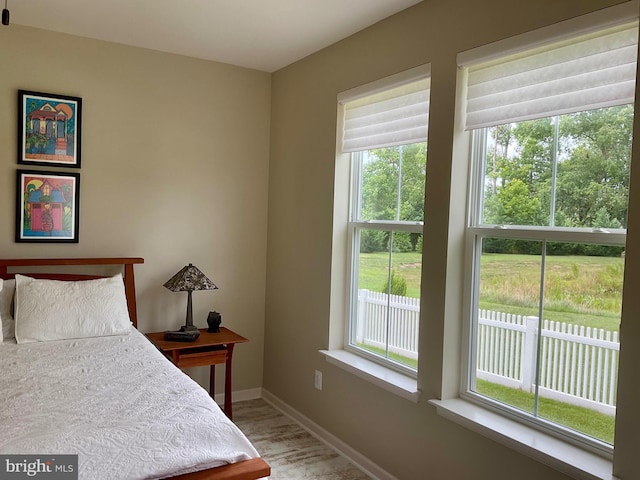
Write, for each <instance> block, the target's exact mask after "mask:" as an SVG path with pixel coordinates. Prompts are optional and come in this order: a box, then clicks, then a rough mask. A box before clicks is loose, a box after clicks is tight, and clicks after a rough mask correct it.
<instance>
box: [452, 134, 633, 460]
mask: <svg viewBox="0 0 640 480" xmlns="http://www.w3.org/2000/svg"><path fill="white" fill-rule="evenodd" d="M471 135H472V137H473V138H472V152H471V155H470V172H471V182H470V189H469V190H470V191H469V220H468V226H467V231H466V236H465V250H466V252H467V256H466V268H465V272H466V275H467V276H468V277H469V278H470V279H471V281H470V282H468V287H467V289H466V291H465V296H466V298H467V299H468V302H469V308H468V309H466V310H465V312H464V315H465V316H464V319H463V321H464V322H465V323H466V324H467V325H468V326H469V327H468V328H467V329H466V335H465V338H464V341H463V345H465V347H466V348H464V349H463V355H464V360H463V365H464V374H463V375H462V378H461V386H460V389H461V394H460V397H461V398H464V399H466V400H469V401H472V402H476V403H479V404H481V405H484V406H487V407H489V408H491V409H492V410H493V411H496V412H498V413H500V414H502V415H505V416H507V417H510V418H513V419H515V420H517V421H520V422H524V423H526V424H528V425H530V426H532V427H534V428H537V429H540V430H542V431H546V432H549V433H551V434H552V435H554V436H559V437H560V438H562V439H563V440H565V441H567V442H570V443H573V444H575V445H577V446H580V447H582V448H587V449H590V450H592V451H594V452H596V453H599V454H601V455H605V456H606V457H607V458H612V455H613V446H612V445H609V444H607V443H605V442H602V441H598V440H596V439H593V438H590V437H588V436H587V435H583V434H581V433H580V432H577V431H573V430H570V429H568V428H564V427H563V426H562V425H561V424H558V423H555V422H551V421H546V420H545V419H544V418H540V417H534V416H533V415H531V414H528V413H526V412H524V411H521V410H518V409H517V408H515V407H510V406H508V405H504V404H501V403H500V402H497V401H495V400H492V399H491V398H489V397H486V396H484V395H481V394H478V393H476V392H474V391H472V390H471V384H472V379H473V378H474V373H473V368H474V366H475V363H476V362H475V359H476V353H477V352H476V347H477V338H476V332H477V321H478V318H477V316H478V302H479V299H478V290H479V272H480V257H481V255H482V238H508V239H514V240H533V241H539V242H541V244H542V247H544V244H545V243H547V242H569V243H589V244H602V245H614V246H622V247H624V246H625V244H626V237H627V235H626V229H611V230H603V229H591V228H567V227H554V226H524V225H495V224H486V223H482V221H481V220H482V210H483V204H482V198H483V193H484V188H483V181H484V168H483V167H484V165H485V160H486V158H485V154H486V148H484V146H485V141H486V128H483V129H477V130H474V131H472V133H471ZM542 258H544V256H543V257H542ZM541 268H543V269H544V263H543V264H542V265H541ZM543 271H544V270H543ZM541 288H542V285H541ZM540 294H541V296H542V292H540Z"/></svg>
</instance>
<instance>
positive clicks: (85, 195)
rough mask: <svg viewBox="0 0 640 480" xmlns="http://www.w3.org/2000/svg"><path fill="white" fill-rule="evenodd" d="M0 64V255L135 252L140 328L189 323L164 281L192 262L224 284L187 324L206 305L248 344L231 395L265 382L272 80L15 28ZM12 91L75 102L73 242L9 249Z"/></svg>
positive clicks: (200, 298) (6, 37)
mask: <svg viewBox="0 0 640 480" xmlns="http://www.w3.org/2000/svg"><path fill="white" fill-rule="evenodd" d="M0 69H1V70H0V71H1V73H0V105H1V106H2V108H0V145H1V146H2V148H0V225H1V226H0V257H2V258H6V257H10V258H11V257H13V258H15V257H27V258H28V257H47V256H52V257H67V256H73V257H94V256H140V257H144V259H145V263H144V264H143V265H140V266H137V267H136V280H137V293H138V302H139V304H138V305H139V308H138V313H139V327H140V329H141V330H142V331H154V330H164V329H171V328H176V327H178V326H179V325H180V324H182V323H183V322H184V317H185V311H186V301H187V300H186V294H185V293H172V292H170V291H169V290H167V289H165V288H163V287H162V284H163V283H164V282H165V281H166V280H168V279H169V278H170V277H171V276H172V275H173V274H174V273H175V272H177V271H178V270H179V269H180V268H182V267H183V266H184V265H186V264H187V263H189V262H191V263H193V264H195V265H196V266H198V267H199V268H200V269H201V270H202V271H203V272H204V273H205V274H206V275H207V276H209V277H210V278H211V279H212V280H213V281H214V282H215V283H216V284H217V285H218V287H219V288H220V289H219V290H216V291H214V292H196V293H194V295H193V302H194V320H195V323H196V324H198V325H200V326H206V315H207V312H209V311H210V310H214V309H215V310H218V311H220V312H221V313H222V316H223V325H226V326H228V327H230V328H232V329H234V330H236V331H237V332H239V333H241V334H242V335H244V336H246V337H248V338H249V339H250V343H248V344H243V345H239V346H238V347H237V348H236V355H235V358H234V373H235V377H234V388H235V389H236V390H243V389H249V388H257V387H260V385H261V384H262V357H263V334H264V332H263V330H264V302H265V300H264V298H265V270H266V232H267V190H268V167H269V161H268V155H269V117H270V76H269V74H267V73H263V72H258V71H253V70H248V69H243V68H237V67H233V66H229V65H224V64H218V63H213V62H207V61H201V60H196V59H192V58H187V57H180V56H176V55H168V54H164V53H159V52H155V51H151V50H144V49H139V48H132V47H125V46H122V45H116V44H112V43H106V42H100V41H94V40H87V39H81V38H78V37H73V36H68V35H62V34H55V33H51V32H45V31H42V30H36V29H30V28H25V27H20V26H17V25H11V26H10V27H3V28H0ZM18 89H27V90H35V91H42V92H50V93H57V94H67V95H73V96H79V97H82V99H83V112H82V113H83V125H82V128H83V135H82V168H81V169H80V170H79V172H80V175H81V191H80V230H79V234H80V235H79V238H80V242H79V243H78V244H66V245H65V244H58V245H50V244H25V243H20V244H18V243H15V242H14V218H15V213H14V212H15V203H16V201H15V188H16V187H15V183H16V179H15V176H16V173H15V171H16V168H17V167H18V165H17V124H16V119H17V90H18ZM192 374H193V375H194V376H195V377H196V378H198V379H199V380H200V381H203V380H204V381H205V382H206V381H207V380H206V379H207V378H208V376H207V372H206V370H205V369H194V371H193V372H192ZM200 377H202V378H200ZM219 377H223V376H222V375H219ZM219 380H222V378H219ZM205 384H206V383H205ZM220 388H221V386H220V387H219V388H218V390H219V391H220Z"/></svg>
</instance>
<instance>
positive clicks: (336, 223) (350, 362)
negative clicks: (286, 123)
mask: <svg viewBox="0 0 640 480" xmlns="http://www.w3.org/2000/svg"><path fill="white" fill-rule="evenodd" d="M430 77H431V67H430V65H429V64H425V65H420V66H417V67H414V68H411V69H409V70H405V71H402V72H399V73H396V74H393V75H391V76H388V77H384V78H381V79H379V80H376V81H373V82H370V83H366V84H364V85H361V86H358V87H354V88H352V89H350V90H346V91H344V92H342V93H340V94H338V104H337V107H338V108H337V117H338V121H337V125H336V138H337V142H336V165H335V183H334V218H333V244H332V276H331V299H330V312H331V313H330V322H329V323H330V327H329V342H328V348H327V349H326V350H320V353H322V354H323V355H324V356H325V358H326V360H327V361H328V362H329V363H332V364H333V365H335V366H338V367H339V368H342V369H344V370H346V371H348V372H350V373H352V374H354V375H356V376H358V377H360V378H361V379H364V380H366V381H368V382H371V383H372V384H374V385H376V386H378V387H380V388H382V389H384V390H386V391H388V392H391V393H393V394H395V395H397V396H399V397H402V398H404V399H406V400H409V401H410V402H413V403H418V401H419V399H420V393H421V392H420V390H419V389H418V381H417V378H416V371H414V370H412V369H410V368H406V369H405V368H402V367H401V368H397V365H396V364H395V362H393V363H389V362H384V361H381V360H384V359H383V358H382V357H380V356H375V357H374V356H373V354H371V355H369V354H368V352H363V351H362V349H354V348H353V347H351V346H350V345H349V341H350V324H351V322H350V318H351V309H352V307H351V303H350V301H351V300H350V298H351V292H352V291H353V290H354V286H353V283H354V282H352V280H351V279H352V278H354V279H356V284H357V273H355V274H354V271H353V270H354V269H352V268H351V265H353V259H354V258H355V256H354V252H353V250H354V249H353V247H352V245H354V243H353V238H352V237H353V230H350V228H349V220H351V217H350V214H351V211H352V204H353V201H354V200H353V195H352V193H353V189H352V186H351V184H352V179H353V175H352V171H351V168H352V167H351V165H352V162H351V155H352V154H351V153H345V152H343V150H342V145H341V139H342V132H343V127H344V108H345V107H344V104H345V103H346V102H349V101H351V100H356V99H359V98H362V97H365V96H368V95H372V94H375V93H379V92H383V91H385V90H387V89H391V88H394V87H396V86H400V85H403V84H406V83H412V82H414V81H417V80H421V79H425V78H430ZM425 141H426V139H425ZM405 223H406V225H405V226H402V227H400V229H405V228H408V229H410V231H419V232H420V233H423V225H422V223H423V222H420V224H419V225H418V224H416V223H415V222H405ZM358 227H364V228H367V229H370V228H380V229H382V230H385V229H387V228H386V227H387V225H384V224H383V223H380V222H374V221H372V222H359V225H358ZM352 275H353V276H352ZM418 350H421V348H420V347H419V348H418Z"/></svg>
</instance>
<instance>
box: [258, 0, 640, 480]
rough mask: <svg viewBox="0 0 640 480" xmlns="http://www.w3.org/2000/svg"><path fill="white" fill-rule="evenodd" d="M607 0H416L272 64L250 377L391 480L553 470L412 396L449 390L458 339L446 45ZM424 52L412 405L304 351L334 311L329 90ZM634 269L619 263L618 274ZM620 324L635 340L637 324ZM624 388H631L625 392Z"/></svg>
mask: <svg viewBox="0 0 640 480" xmlns="http://www.w3.org/2000/svg"><path fill="white" fill-rule="evenodd" d="M615 3H619V2H617V1H615V0H601V1H595V0H594V1H588V2H587V1H581V2H576V1H571V0H541V1H532V2H524V1H512V0H484V1H481V2H476V1H471V0H466V1H465V0H429V1H425V2H422V3H421V4H419V5H417V6H416V7H414V8H411V9H409V10H406V11H404V12H401V13H400V14H398V15H396V16H394V17H391V18H389V19H387V20H385V21H383V22H380V23H379V24H377V25H375V26H373V27H371V28H369V29H367V30H364V31H362V32H360V33H358V34H356V35H354V36H352V37H350V38H348V39H346V40H344V41H342V42H339V43H338V44H336V45H333V46H331V47H330V48H327V49H325V50H322V51H321V52H318V53H317V54H315V55H312V56H310V57H308V58H306V59H304V60H302V61H299V62H297V63H295V64H293V65H290V66H288V67H286V68H284V69H282V70H280V71H278V72H276V73H275V74H274V75H273V78H272V117H271V125H272V128H271V156H270V170H269V178H270V180H269V181H270V183H269V235H268V242H269V250H268V256H267V272H268V274H267V311H266V336H265V371H264V386H265V388H266V389H267V390H269V391H270V392H271V393H273V394H274V395H276V396H277V397H279V398H280V399H282V400H283V401H284V402H286V403H288V404H290V405H291V406H293V407H294V408H295V409H297V410H299V411H300V412H302V413H303V414H304V415H307V416H308V417H310V418H311V419H312V420H313V421H315V422H317V423H318V424H319V425H321V426H322V427H323V428H325V429H327V430H328V431H330V432H331V433H332V434H334V435H336V436H338V437H339V438H340V439H342V440H343V441H345V442H347V443H348V444H349V445H351V446H352V447H354V448H355V449H356V450H358V451H359V452H360V453H362V454H364V455H365V456H367V457H369V458H371V459H373V460H374V461H375V462H376V463H378V464H379V465H380V466H381V467H382V468H384V469H386V470H387V471H388V472H390V473H392V474H393V475H395V476H397V478H399V479H402V480H418V479H423V478H429V479H432V480H436V479H437V480H458V479H463V478H464V479H469V480H478V479H479V480H484V479H492V480H496V479H505V480H507V479H509V480H511V479H513V478H518V479H521V480H534V479H535V480H538V479H543V478H544V479H545V480H555V479H561V478H565V477H564V476H563V475H562V474H560V473H558V472H555V471H553V470H552V469H550V468H548V467H546V466H544V465H542V464H540V463H537V462H535V461H533V460H530V459H529V458H527V457H525V456H521V455H520V454H517V453H515V452H514V451H512V450H509V449H507V448H505V447H503V446H501V445H498V444H497V443H494V442H492V441H490V440H487V439H485V438H483V437H481V436H479V435H477V434H475V433H472V432H470V431H468V430H466V429H464V428H462V427H459V426H457V425H455V424H453V423H450V422H448V421H446V420H444V419H442V418H440V417H438V416H437V415H436V413H435V409H434V408H433V407H432V406H430V405H429V404H427V403H426V399H428V398H434V397H439V396H441V395H444V396H450V395H455V394H456V390H457V388H458V384H457V380H456V379H457V378H458V376H457V373H456V372H457V371H458V370H457V367H458V365H459V357H457V358H455V356H454V358H447V359H446V362H445V363H444V365H443V360H442V358H443V352H451V351H454V352H457V351H459V348H458V347H457V346H456V344H457V343H459V340H458V339H459V336H458V328H459V326H460V322H461V308H460V307H459V302H460V299H461V296H460V295H461V290H462V288H461V287H462V285H461V284H460V282H458V281H452V279H455V278H460V276H461V274H460V271H461V270H460V269H461V267H460V263H459V259H460V258H462V253H463V252H462V249H461V225H463V216H462V215H463V214H464V208H465V206H464V205H465V192H464V190H463V189H462V190H458V191H452V190H451V189H450V184H451V178H452V175H453V176H454V178H455V177H456V176H458V177H459V176H460V175H462V176H463V178H464V176H465V173H464V168H461V169H460V167H459V165H454V164H453V163H452V155H453V147H452V145H453V125H454V111H455V89H456V72H457V68H456V54H457V52H460V51H464V50H467V49H470V48H474V47H477V46H480V45H483V44H486V43H489V42H492V41H495V40H499V39H501V38H506V37H509V36H513V35H516V34H519V33H522V32H525V31H528V30H532V29H534V28H538V27H541V26H545V25H548V24H551V23H554V22H557V21H561V20H564V19H567V18H570V17H573V16H577V15H580V14H583V13H587V12H589V11H592V10H596V9H598V8H602V7H605V6H608V5H613V4H615ZM424 63H430V64H431V72H432V86H431V107H430V108H431V110H430V124H429V151H428V161H427V164H428V165H427V177H428V179H427V194H426V195H427V204H426V208H425V217H426V220H425V231H426V232H428V234H426V235H425V240H424V250H425V254H424V269H423V280H422V292H423V294H422V297H423V303H422V304H423V306H424V308H423V313H422V317H423V318H422V323H421V336H422V340H424V341H423V342H422V347H421V352H420V365H419V370H420V374H419V386H420V387H421V388H422V389H423V392H424V394H423V398H422V401H421V402H420V403H419V404H417V405H416V404H413V403H411V402H409V401H407V400H403V399H401V398H399V397H397V396H394V395H393V394H390V393H388V392H386V391H384V390H381V389H379V388H377V387H375V386H374V385H372V384H370V383H367V382H366V381H364V380H362V379H360V378H358V377H354V376H353V375H351V374H350V373H347V372H345V371H343V370H341V369H339V368H337V367H335V366H333V365H331V364H329V363H327V362H326V361H325V360H324V357H323V356H322V355H321V354H319V353H318V350H320V349H325V348H327V347H328V346H329V335H330V333H329V330H330V329H329V323H330V316H331V314H333V315H334V317H335V315H336V314H337V315H339V314H340V309H339V308H334V309H333V310H331V312H330V297H331V276H332V271H331V265H332V239H333V235H334V232H333V230H332V228H333V223H332V222H333V218H332V217H333V209H334V205H333V199H334V173H335V169H336V167H335V158H336V155H335V142H336V96H337V94H338V93H339V92H341V91H344V90H347V89H350V88H353V87H355V86H358V85H361V84H364V83H367V82H370V81H373V80H376V79H378V78H381V77H385V76H388V75H391V74H394V73H397V72H399V71H402V70H406V69H408V68H411V67H414V66H417V65H420V64H424ZM450 199H451V204H452V205H453V207H452V209H451V211H449V208H448V206H449V205H450ZM632 210H633V209H630V211H632ZM450 215H451V218H452V222H451V224H450V223H449V220H450ZM631 215H632V217H631V218H630V219H629V223H630V237H629V238H630V241H633V240H632V238H633V237H632V236H631V235H632V233H633V229H634V227H633V226H631V225H637V224H638V223H640V213H638V212H633V213H631ZM635 228H638V227H635ZM629 255H631V254H630V253H628V257H629ZM448 257H449V262H448V263H447V258H448ZM628 261H629V260H628ZM638 275H639V274H638V273H637V270H636V273H633V272H629V270H627V276H628V278H627V280H628V281H634V278H633V277H637V276H638ZM637 281H638V280H635V282H637ZM635 282H634V284H635ZM627 297H628V298H629V301H630V302H637V299H634V298H632V295H628V296H627ZM636 298H637V295H636ZM627 310H638V309H637V308H635V309H629V308H628V309H627ZM445 319H446V321H445ZM629 319H631V318H629ZM331 321H332V322H333V321H335V318H332V319H331ZM338 323H339V322H338ZM338 336H339V333H338ZM631 336H633V338H634V340H631V341H632V342H633V341H636V340H640V338H639V336H638V334H637V328H634V330H633V334H631ZM631 336H630V337H627V338H631ZM443 339H444V344H443ZM333 341H334V332H333V331H332V332H331V342H332V343H333ZM624 341H625V338H624V336H623V342H624ZM627 341H629V340H627ZM636 345H637V341H636ZM623 349H624V343H623ZM628 351H629V350H627V352H628ZM630 359H631V358H630ZM631 360H632V361H633V363H630V364H634V365H635V364H637V359H631ZM447 362H448V363H447ZM315 369H318V370H321V371H323V373H324V378H323V380H324V385H323V390H322V391H318V390H315V389H314V382H313V378H314V370H315ZM448 371H449V372H454V374H453V375H447V372H448ZM449 377H450V378H449ZM630 383H631V382H629V384H630ZM626 393H627V394H629V395H630V396H629V397H627V398H633V399H637V396H638V392H637V391H636V392H626ZM629 403H632V402H631V401H629ZM635 432H637V430H636V431H635ZM635 432H633V431H632V432H626V433H627V434H628V435H629V436H637V433H635ZM630 438H631V437H629V438H628V440H629V439H630ZM628 444H629V445H637V442H636V443H633V442H631V441H629V442H628ZM638 471H639V469H638V467H637V465H636V467H635V472H636V473H637V472H638ZM624 478H634V477H632V476H630V474H627V476H625V477H624Z"/></svg>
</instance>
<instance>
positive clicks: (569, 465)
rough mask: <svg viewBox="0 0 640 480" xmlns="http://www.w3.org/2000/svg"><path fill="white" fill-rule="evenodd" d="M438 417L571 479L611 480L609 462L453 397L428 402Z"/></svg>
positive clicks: (610, 464)
mask: <svg viewBox="0 0 640 480" xmlns="http://www.w3.org/2000/svg"><path fill="white" fill-rule="evenodd" d="M429 403H431V404H432V405H435V407H436V410H437V413H438V415H440V416H442V417H444V418H447V419H448V420H451V421H452V422H455V423H458V424H460V425H462V426H463V427H466V428H469V429H470V430H473V431H475V432H477V433H479V434H481V435H484V436H486V437H489V438H491V439H492V440H495V441H496V442H498V443H501V444H503V445H505V446H507V447H509V448H512V449H513V450H516V451H518V452H520V453H522V454H524V455H527V456H529V457H532V458H534V459H536V460H538V461H540V462H541V463H544V464H545V465H549V466H550V467H552V468H554V469H556V470H559V471H561V472H563V473H565V474H567V475H569V476H571V477H573V478H576V479H580V480H582V479H585V480H615V479H616V477H614V476H613V474H612V462H611V461H610V460H608V459H606V458H603V457H601V456H599V455H596V454H595V453H591V452H589V451H586V450H583V449H581V448H579V447H576V446H574V445H571V444H568V443H567V442H564V441H562V440H560V439H558V438H555V437H552V436H551V435H548V434H545V433H543V432H540V431H538V430H535V429H533V428H530V427H527V426H525V425H523V424H521V423H518V422H515V421H513V420H510V419H508V418H505V417H503V416H502V415H498V414H497V413H493V412H491V411H489V410H487V409H485V408H482V407H480V406H478V405H475V404H474V403H471V402H468V401H465V400H462V399H459V398H456V399H450V400H429Z"/></svg>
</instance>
